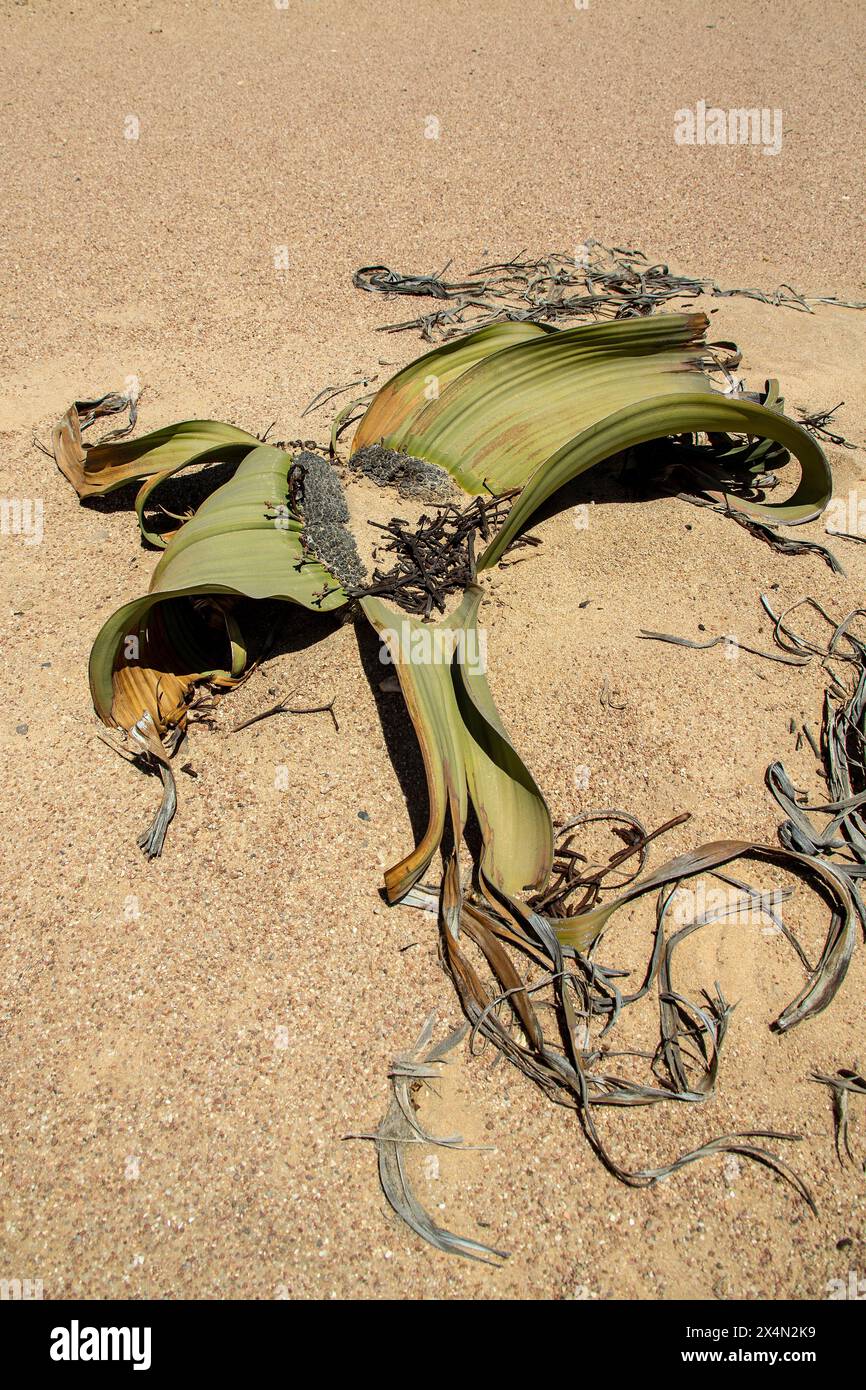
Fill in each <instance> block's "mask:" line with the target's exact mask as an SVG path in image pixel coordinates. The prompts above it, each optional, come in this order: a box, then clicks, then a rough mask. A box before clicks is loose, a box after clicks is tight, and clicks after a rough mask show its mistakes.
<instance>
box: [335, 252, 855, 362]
mask: <svg viewBox="0 0 866 1390" xmlns="http://www.w3.org/2000/svg"><path fill="white" fill-rule="evenodd" d="M522 254H523V253H520V254H519V255H517V256H515V257H514V258H513V260H510V261H504V262H499V263H496V264H493V265H483V266H479V267H478V268H477V269H475V270H472V271H470V272H469V273H468V275H467V276H466V277H465V278H464V279H462V280H452V281H448V280H444V279H443V278H442V274H444V272H442V273H440V274H439V275H411V274H410V275H404V274H401V273H400V272H398V271H394V270H390V269H389V268H388V267H387V266H383V265H372V266H362V267H361V268H360V269H358V270H356V271H355V273H354V275H353V276H352V283H353V284H354V285H355V286H356V288H357V289H360V290H366V291H368V292H369V293H373V294H384V295H406V296H417V297H419V298H424V299H435V300H438V301H440V303H442V304H443V306H444V307H442V308H439V309H434V310H431V311H430V312H428V313H426V314H419V315H418V316H417V317H416V318H413V319H406V320H404V321H402V322H400V323H392V324H388V325H387V326H385V327H383V328H382V329H381V330H380V331H381V332H383V333H401V332H405V331H407V330H411V329H417V330H419V331H420V332H421V335H422V337H424V338H425V339H426V340H427V341H428V342H434V341H436V340H437V339H439V340H443V339H448V338H453V337H456V336H458V335H459V334H461V333H465V332H467V331H468V330H471V329H476V328H483V327H485V326H486V325H487V324H490V323H503V322H505V321H508V320H511V321H515V320H518V321H526V320H532V321H534V322H537V323H554V322H555V323H568V322H569V321H572V320H580V319H609V318H615V319H621V318H632V317H635V316H638V315H646V314H650V313H653V312H654V311H655V310H656V309H659V308H662V307H663V306H665V305H667V304H670V303H671V301H674V300H677V301H687V300H692V299H696V298H697V297H698V296H699V295H711V296H713V297H714V298H731V297H733V296H735V295H739V296H741V297H743V298H746V299H755V300H758V301H760V302H761V303H762V304H773V305H778V306H783V307H785V308H790V309H796V310H798V311H799V312H801V313H807V314H810V313H812V312H813V308H812V306H813V305H815V304H835V305H837V306H839V307H840V308H845V309H864V308H866V302H859V301H850V300H843V299H838V298H837V297H836V296H835V295H810V296H806V295H803V294H801V293H800V292H799V291H798V290H795V289H793V288H792V287H791V286H790V285H785V284H783V285H779V286H778V287H777V288H776V289H775V290H772V291H769V292H766V291H764V290H759V289H723V288H722V287H721V286H719V285H717V284H716V282H715V281H714V280H712V279H710V278H709V277H707V276H691V275H676V274H674V273H673V272H672V271H671V270H670V268H669V267H668V266H667V265H664V264H662V263H656V264H650V262H649V260H648V258H647V257H646V256H645V255H644V253H643V252H642V251H639V250H636V249H630V250H629V249H626V248H624V247H620V246H610V247H609V246H603V245H602V244H601V242H599V241H595V240H594V239H592V238H590V239H589V240H588V241H587V242H586V243H585V244H584V245H582V246H580V247H577V248H576V249H575V251H574V252H573V253H572V254H571V255H567V254H564V253H562V252H554V253H552V254H550V255H547V256H544V257H542V258H541V259H539V260H524V259H522V258H521V257H522Z"/></svg>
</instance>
